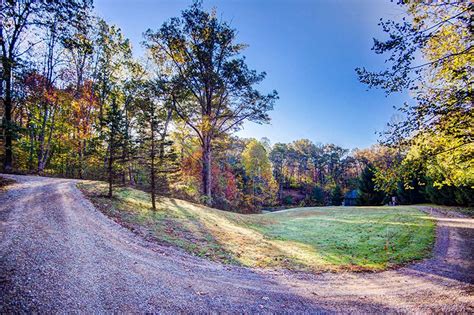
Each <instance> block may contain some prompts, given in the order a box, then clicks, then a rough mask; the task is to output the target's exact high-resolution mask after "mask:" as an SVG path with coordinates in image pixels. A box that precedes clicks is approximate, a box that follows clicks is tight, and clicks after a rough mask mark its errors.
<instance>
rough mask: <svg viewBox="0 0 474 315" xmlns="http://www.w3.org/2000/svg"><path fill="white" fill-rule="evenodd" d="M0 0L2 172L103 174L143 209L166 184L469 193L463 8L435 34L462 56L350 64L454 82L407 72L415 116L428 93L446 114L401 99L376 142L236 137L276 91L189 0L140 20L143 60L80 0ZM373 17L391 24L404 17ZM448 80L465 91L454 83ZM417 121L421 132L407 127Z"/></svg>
mask: <svg viewBox="0 0 474 315" xmlns="http://www.w3.org/2000/svg"><path fill="white" fill-rule="evenodd" d="M0 5H1V9H2V10H1V12H2V21H1V24H0V46H1V50H2V55H1V64H2V68H1V84H0V87H1V91H0V92H1V96H2V102H3V106H4V111H5V113H4V117H3V121H2V129H3V134H4V137H3V140H4V141H3V142H4V143H3V152H2V159H3V169H4V171H5V172H14V171H15V172H25V173H35V174H40V175H52V176H63V177H71V178H85V179H99V180H105V181H107V182H108V184H109V192H108V195H109V197H112V196H113V190H114V187H115V186H116V185H131V186H135V187H137V188H139V189H143V190H146V191H149V192H150V193H151V199H152V205H153V208H155V207H156V202H157V201H156V199H157V198H158V196H161V195H169V196H176V197H181V198H186V199H191V200H194V201H196V202H201V203H204V204H207V205H211V206H215V207H219V208H221V209H226V210H232V211H241V212H255V211H259V210H260V209H262V208H274V207H279V206H282V205H285V206H288V205H305V206H311V205H340V204H341V203H342V201H343V197H344V194H345V193H347V192H350V191H354V190H356V191H357V192H358V203H359V204H384V203H387V201H388V200H389V199H390V197H391V196H398V197H399V200H400V201H401V202H405V203H412V202H421V201H426V200H431V201H434V202H440V203H453V202H454V203H456V204H470V203H472V186H473V185H472V177H473V175H472V169H474V168H473V167H472V152H473V149H472V141H471V142H469V141H470V140H469V139H472V138H469V137H470V134H469V133H470V132H471V131H472V130H471V129H472V124H470V125H469V119H471V122H472V110H471V109H470V108H468V106H467V105H466V104H468V102H469V99H468V97H469V95H468V94H469V91H470V90H469V89H470V87H469V85H466V84H465V80H471V79H472V78H471V77H470V76H472V72H471V73H469V72H468V71H467V70H466V69H464V68H463V67H467V66H469V65H470V66H472V63H469V62H470V61H472V54H464V55H463V54H462V53H461V52H463V51H467V52H470V48H469V49H467V48H465V49H464V50H462V49H463V48H462V47H460V45H461V43H464V42H463V40H464V39H463V37H462V36H465V34H464V35H463V33H462V32H465V31H466V30H467V26H466V25H465V24H466V22H465V21H464V22H462V21H461V22H459V23H461V24H462V23H464V24H462V25H464V26H465V27H466V28H462V25H461V26H459V28H454V29H452V28H449V27H448V26H446V27H447V28H448V29H446V30H442V29H441V28H439V27H438V26H436V27H435V28H436V29H437V31H439V32H441V31H444V32H452V33H453V34H454V35H452V36H451V37H449V36H448V37H447V39H446V41H449V44H450V45H452V46H453V47H455V48H456V49H458V50H459V53H454V54H452V57H451V58H459V60H458V59H456V60H457V62H456V63H455V64H456V65H459V66H457V68H456V69H451V68H452V67H451V66H449V64H447V63H446V62H444V61H443V62H434V61H433V62H432V63H431V64H429V65H428V66H427V67H431V68H433V67H434V69H435V70H436V71H438V72H436V71H435V74H433V69H431V71H427V73H421V72H419V71H418V70H419V69H421V68H415V66H413V67H410V66H409V65H407V62H409V61H411V60H412V58H411V57H410V56H411V55H407V56H405V57H403V58H404V59H403V58H402V59H400V60H397V59H395V58H393V57H392V58H391V61H393V62H395V63H396V64H399V67H400V69H401V70H400V69H399V70H397V71H396V74H392V75H389V74H387V73H386V72H383V73H381V74H377V73H372V72H368V71H367V70H365V69H358V74H359V76H360V78H361V81H363V82H365V83H368V84H369V85H371V86H382V87H383V88H389V87H390V89H392V90H396V87H395V86H394V85H395V82H398V84H402V83H403V84H406V85H407V87H408V88H413V89H414V87H413V86H412V85H409V84H408V82H405V81H403V80H402V78H400V79H398V80H396V81H393V82H392V81H390V82H391V83H390V82H388V81H387V82H386V81H384V80H392V79H393V77H394V75H399V74H400V73H405V72H408V71H411V70H413V71H415V73H416V74H417V75H419V76H422V75H423V77H422V78H425V77H427V75H428V72H429V75H432V76H433V75H434V76H435V78H439V77H441V78H440V79H439V80H443V84H444V82H445V81H449V80H453V82H451V81H449V82H450V83H449V84H445V85H442V87H443V88H444V89H445V90H444V91H443V93H441V94H435V93H434V92H433V90H431V89H432V88H431V87H428V86H426V87H423V88H420V87H419V82H420V80H421V77H420V78H418V81H416V80H415V79H416V78H415V76H414V75H411V76H410V78H413V80H414V81H410V84H415V83H416V84H417V86H418V88H417V89H416V90H417V91H420V92H419V93H420V94H419V95H418V98H417V104H418V107H413V106H412V107H404V110H405V111H408V110H411V111H414V113H416V114H417V115H418V116H416V117H419V116H420V115H425V114H426V112H427V109H426V108H428V109H431V107H429V106H427V105H426V104H427V102H428V100H429V102H431V103H430V104H432V103H433V102H436V104H437V105H436V106H438V107H439V109H438V107H437V109H436V111H435V113H434V114H433V115H435V114H437V115H438V116H442V113H444V112H446V111H447V112H449V115H448V116H449V117H441V118H439V120H438V123H436V124H433V125H431V124H432V122H433V121H432V120H429V121H430V124H428V125H426V124H425V125H426V126H428V127H430V128H432V129H429V128H428V127H426V128H424V127H423V128H422V127H420V126H419V121H423V120H422V119H421V118H419V119H418V120H417V122H418V125H416V124H414V122H413V121H412V120H410V119H411V118H412V117H414V116H413V113H411V114H410V113H409V114H408V115H407V117H408V118H409V120H407V121H406V122H405V123H404V124H402V125H401V126H397V127H396V128H395V127H393V128H392V130H391V131H390V135H392V137H390V138H389V140H387V141H386V142H384V143H383V145H378V146H374V147H372V148H369V149H365V150H353V151H349V150H348V149H344V148H341V147H339V146H337V145H333V144H325V145H323V144H313V143H312V142H311V141H309V140H306V139H302V140H297V141H294V142H292V143H288V144H284V143H276V144H274V145H272V144H270V142H269V141H268V139H261V140H256V139H240V138H238V137H236V136H234V135H233V134H234V132H235V131H236V130H238V129H239V128H241V126H242V124H243V123H244V122H245V121H253V122H256V123H267V122H269V120H270V117H269V112H270V111H271V110H272V109H273V106H274V103H275V101H276V100H277V99H278V94H277V92H276V91H267V92H266V93H264V92H262V91H260V90H259V89H258V85H259V83H261V82H262V81H263V80H264V79H265V76H266V74H265V72H257V71H256V70H253V69H250V68H249V67H248V65H247V63H246V61H245V58H244V56H243V55H242V53H243V50H244V49H245V47H246V45H244V44H242V43H239V42H238V41H237V31H236V30H235V29H233V28H232V27H231V26H230V25H229V24H228V23H227V22H225V21H222V20H221V19H220V18H218V16H217V13H216V12H215V11H206V10H204V9H203V7H202V3H201V2H200V1H195V2H194V3H193V4H192V5H191V6H189V7H188V8H187V9H185V10H184V11H182V14H181V15H180V16H179V17H175V18H171V19H170V20H168V21H166V22H165V23H163V24H162V26H161V27H159V28H158V29H155V30H152V29H149V30H147V31H146V32H145V33H144V41H143V46H144V47H145V49H146V54H145V56H143V57H141V58H136V57H134V55H133V53H132V46H131V43H130V41H129V40H128V39H127V38H125V37H124V35H123V34H122V31H121V30H120V28H119V27H117V26H115V25H109V24H108V23H107V22H105V21H104V20H102V19H100V18H98V17H97V16H95V15H94V13H93V3H92V1H90V0H73V1H66V2H65V1H4V2H2V3H1V4H0ZM401 5H402V6H405V7H407V6H408V9H409V14H412V15H414V16H415V18H417V19H418V20H420V19H421V20H423V19H428V18H427V17H425V16H424V15H422V14H421V13H419V11H418V10H421V9H420V8H422V9H424V7H423V6H424V5H423V4H419V5H417V4H405V3H402V4H401ZM460 6H462V5H460ZM436 9H438V8H436ZM450 12H451V11H450ZM463 14H465V12H464V13H462V11H461V13H460V14H459V15H458V17H462V16H464V15H463ZM430 17H431V15H430ZM441 18H442V15H440V16H439V19H441ZM456 21H457V20H456ZM452 22H454V21H453V20H452ZM387 23H388V22H387ZM418 23H420V22H418ZM433 23H434V22H433ZM420 25H422V26H418V27H425V28H427V27H428V26H427V25H426V24H424V23H420ZM383 27H384V28H385V29H386V31H387V32H390V31H391V28H390V27H395V28H397V27H399V26H397V25H396V24H390V23H389V24H383ZM410 27H411V28H410ZM410 27H408V26H405V28H406V29H402V30H405V31H406V32H412V33H409V34H411V35H410V36H411V37H409V36H405V37H400V38H398V42H396V43H392V44H391V45H389V44H383V42H379V41H376V42H375V47H376V52H379V51H380V52H385V51H390V50H394V49H395V51H394V54H397V49H402V48H403V47H407V45H408V44H407V43H405V44H402V42H403V41H405V42H408V43H411V42H410V41H416V40H418V37H417V35H416V34H417V33H416V32H422V31H421V30H420V29H418V28H415V26H410ZM397 29H398V28H397ZM398 30H399V29H398ZM458 33H459V34H458ZM423 34H426V33H424V32H423ZM449 34H451V33H449ZM456 34H458V35H459V36H458V37H459V38H458V37H456V36H455V35H456ZM432 36H433V39H432V40H431V41H432V42H430V41H429V39H426V40H425V41H423V42H422V44H423V45H425V46H421V44H420V43H413V46H414V47H416V48H420V49H422V50H423V52H425V53H426V51H428V52H429V55H428V56H430V57H431V56H432V58H438V59H440V58H444V59H441V60H446V58H445V57H446V56H444V55H443V53H444V51H438V50H443V49H444V50H446V49H448V50H449V49H451V48H452V47H451V48H446V47H444V46H439V47H438V46H436V45H435V44H434V41H435V35H432ZM397 45H399V46H397ZM403 45H404V46H403ZM456 45H458V46H459V47H458V46H456ZM429 49H431V50H434V52H431V51H430V50H429ZM452 49H454V48H452ZM452 49H451V50H449V51H452ZM412 50H413V51H412ZM412 50H410V51H412V53H415V52H414V49H412ZM458 50H456V51H458ZM466 55H468V57H466ZM397 56H398V55H397ZM440 56H441V57H440ZM469 56H470V57H469ZM469 58H471V59H469ZM407 60H408V61H407ZM411 68H414V69H411ZM410 69H411V70H410ZM463 69H464V72H462V71H463ZM404 71H405V72H404ZM404 76H409V75H408V74H404ZM466 76H467V77H468V78H466ZM403 78H405V77H403ZM454 80H457V81H455V82H454ZM384 82H385V83H384ZM463 82H464V83H463ZM471 82H472V80H471ZM451 83H452V84H451ZM390 84H391V85H390ZM463 84H464V85H463ZM454 86H455V87H456V89H459V90H461V92H463V93H464V94H463V93H455V92H454V91H452V90H451V89H454ZM401 88H402V87H399V89H401ZM463 88H464V89H465V90H462V89H463ZM414 90H415V89H414ZM447 92H449V93H450V94H449V95H450V96H451V98H450V99H448V100H447V99H446V98H447V95H448V94H446V93H447ZM470 97H472V93H471V94H470ZM446 102H448V103H446ZM456 102H457V103H456ZM459 102H460V104H458V103H459ZM471 103H472V102H471ZM443 106H445V107H446V108H445V107H443ZM452 108H455V113H452V111H453V110H454V109H452ZM443 110H444V111H443ZM430 117H431V116H430ZM425 125H423V126H425ZM413 126H417V127H416V128H418V129H416V130H417V131H420V132H416V133H414V132H413V130H411V131H409V130H408V128H412V127H413ZM468 126H470V127H469V128H471V129H469V128H468ZM413 128H414V127H413ZM470 130H471V131H470ZM421 131H422V132H421ZM433 135H436V137H434V136H433ZM469 143H471V144H469ZM447 144H450V146H449V147H447V148H446V147H445V146H446V145H447ZM466 154H467V155H466ZM453 157H454V158H453ZM453 172H455V173H453ZM441 192H443V193H444V194H445V195H446V196H445V197H444V198H439V194H440V193H441ZM466 196H467V197H466Z"/></svg>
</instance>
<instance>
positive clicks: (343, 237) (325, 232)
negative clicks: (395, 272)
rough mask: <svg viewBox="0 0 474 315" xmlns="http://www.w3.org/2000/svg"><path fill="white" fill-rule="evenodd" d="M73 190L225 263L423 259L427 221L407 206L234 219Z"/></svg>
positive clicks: (120, 194) (353, 264)
mask: <svg viewBox="0 0 474 315" xmlns="http://www.w3.org/2000/svg"><path fill="white" fill-rule="evenodd" d="M79 188H80V189H81V190H82V191H83V192H84V193H85V194H86V195H87V196H88V197H89V198H90V199H91V200H92V201H93V203H94V204H95V205H96V206H97V207H99V208H100V209H101V210H102V211H103V212H105V213H106V214H107V215H109V216H111V217H113V218H114V219H115V220H116V221H118V222H120V223H121V224H123V225H125V226H127V227H128V228H130V229H132V230H133V231H135V232H137V233H139V234H141V235H143V236H144V237H146V238H148V239H151V240H154V241H157V242H159V243H162V244H167V245H173V246H177V247H180V248H183V249H185V250H186V251H188V252H191V253H193V254H195V255H198V256H204V257H207V258H209V259H212V260H217V261H221V262H224V263H233V264H239V265H244V266H252V267H283V268H288V269H294V270H305V271H323V270H347V269H350V270H381V269H384V268H387V267H389V266H391V265H396V264H400V263H405V262H408V261H411V260H414V259H420V258H423V257H425V256H426V255H428V254H429V253H430V250H431V246H432V244H433V241H434V226H435V225H434V222H433V221H432V220H431V219H429V218H428V217H427V216H426V215H425V214H423V213H421V212H419V211H418V210H416V209H414V208H411V207H393V208H390V207H344V208H342V207H324V208H299V209H291V210H285V211H279V212H274V213H268V214H256V215H241V214H236V213H230V212H224V211H220V210H216V209H211V208H207V207H204V206H201V205H196V204H192V203H189V202H186V201H182V200H176V199H168V198H162V199H161V200H160V202H159V207H160V208H159V209H158V211H156V212H153V211H152V210H151V204H150V201H149V196H148V194H146V193H144V192H141V191H138V190H134V189H131V188H118V189H117V190H116V193H115V196H116V197H115V198H113V199H112V200H109V199H107V198H105V197H103V196H104V195H105V192H106V185H105V184H103V183H98V182H83V183H81V184H79Z"/></svg>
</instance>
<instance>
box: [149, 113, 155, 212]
mask: <svg viewBox="0 0 474 315" xmlns="http://www.w3.org/2000/svg"><path fill="white" fill-rule="evenodd" d="M151 119H152V121H151V122H150V127H151V128H150V129H151V138H150V141H151V147H150V160H151V161H150V163H151V165H150V181H151V188H150V189H151V207H152V208H153V211H156V195H155V194H156V184H155V124H154V121H153V118H151Z"/></svg>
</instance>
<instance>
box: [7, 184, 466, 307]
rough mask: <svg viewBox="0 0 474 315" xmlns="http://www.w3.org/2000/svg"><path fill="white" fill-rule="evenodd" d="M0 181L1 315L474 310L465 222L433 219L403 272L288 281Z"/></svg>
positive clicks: (76, 194) (78, 203) (56, 193)
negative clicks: (418, 257) (419, 257)
mask: <svg viewBox="0 0 474 315" xmlns="http://www.w3.org/2000/svg"><path fill="white" fill-rule="evenodd" d="M2 176H5V177H8V178H12V179H14V180H16V181H17V183H16V184H14V185H13V186H11V187H10V188H9V189H8V191H6V192H0V224H1V225H0V270H1V275H0V313H5V312H11V311H15V312H19V311H20V312H21V311H30V312H31V311H38V312H42V313H43V312H65V311H80V312H87V313H89V312H101V313H103V312H132V311H134V312H165V313H167V312H176V311H181V312H208V311H226V312H252V313H254V312H263V313H265V312H277V313H282V312H306V313H316V312H321V313H332V312H347V313H349V312H354V311H358V312H382V311H383V312H421V313H428V312H433V311H436V312H439V311H442V312H447V311H450V312H470V313H472V312H474V297H473V295H474V265H473V261H474V220H473V219H468V218H460V217H453V218H446V217H444V216H443V217H439V218H438V219H437V220H438V229H437V242H436V246H435V250H434V257H433V258H432V259H428V260H425V261H423V262H420V263H416V264H413V265H410V266H407V267H404V268H400V269H397V270H390V271H385V272H378V273H338V274H334V273H323V274H319V275H308V274H301V273H300V274H295V273H291V272H282V271H272V270H255V269H248V268H240V267H230V266H225V265H221V264H217V263H213V262H209V261H206V260H203V259H200V258H196V257H193V256H190V255H187V254H184V253H182V252H180V251H178V250H175V249H172V248H168V247H161V246H158V245H155V244H150V243H147V242H145V241H144V240H142V239H140V238H139V237H137V236H135V235H133V234H132V233H131V232H129V231H128V230H126V229H124V228H122V227H121V226H119V225H118V224H116V223H115V222H113V221H111V220H110V219H108V218H107V217H105V216H104V215H103V214H102V213H100V212H99V211H97V210H96V209H95V208H94V207H93V206H92V204H91V203H90V202H89V201H88V200H86V199H85V198H84V197H83V195H82V193H81V192H80V191H79V190H78V189H77V188H76V187H75V182H74V181H73V180H66V179H52V178H43V177H33V176H14V175H2ZM425 210H427V211H430V209H425ZM432 214H433V215H434V216H437V215H441V214H439V213H437V212H433V213H432Z"/></svg>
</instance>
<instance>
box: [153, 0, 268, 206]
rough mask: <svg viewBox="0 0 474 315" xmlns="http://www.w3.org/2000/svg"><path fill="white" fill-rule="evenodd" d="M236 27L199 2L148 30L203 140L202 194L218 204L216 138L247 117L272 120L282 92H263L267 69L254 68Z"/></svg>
mask: <svg viewBox="0 0 474 315" xmlns="http://www.w3.org/2000/svg"><path fill="white" fill-rule="evenodd" d="M236 34H237V33H236V31H235V30H234V29H232V28H231V27H230V26H229V25H228V24H227V23H226V22H222V21H220V20H219V19H218V17H217V15H216V13H215V12H211V13H209V12H206V11H204V10H203V9H202V5H201V2H199V1H196V2H194V3H193V5H191V7H190V8H189V9H187V10H185V11H183V12H182V15H181V17H180V18H173V19H171V20H170V21H169V22H166V23H164V24H163V25H162V27H161V28H160V29H159V30H158V31H157V32H153V31H151V30H148V31H147V32H146V40H147V42H146V44H147V47H148V48H149V49H150V51H151V53H152V55H153V56H154V58H155V60H156V61H157V62H158V63H162V62H164V63H165V64H166V66H167V68H168V69H169V72H170V73H171V75H170V77H169V80H168V83H169V86H170V91H171V93H172V95H173V102H172V105H173V108H174V111H175V112H176V114H177V115H178V117H179V118H180V119H181V120H182V121H183V122H184V123H185V124H187V125H188V126H189V127H190V128H191V129H192V130H194V132H195V133H196V135H197V136H198V138H199V141H200V146H201V151H202V192H203V195H204V196H205V197H206V203H207V204H211V203H212V191H211V190H212V189H211V185H212V172H211V161H212V144H213V140H214V139H216V138H218V137H220V136H222V135H223V134H225V133H227V132H231V131H234V130H236V129H238V128H239V127H240V126H241V125H242V123H243V122H244V121H246V120H250V121H253V122H257V123H263V122H268V121H269V119H270V118H269V116H268V114H267V112H268V111H269V110H271V109H272V108H273V103H274V101H275V99H276V98H277V93H276V91H273V93H271V94H268V95H263V94H261V93H260V92H259V91H258V90H256V89H255V87H254V86H255V85H257V84H258V83H260V82H261V81H262V80H263V79H264V78H265V73H257V72H256V71H254V70H250V69H249V68H248V67H247V65H246V63H245V59H244V58H243V57H242V56H241V55H240V53H241V51H242V50H243V48H244V47H245V45H242V44H238V43H236V42H235V41H236Z"/></svg>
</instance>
